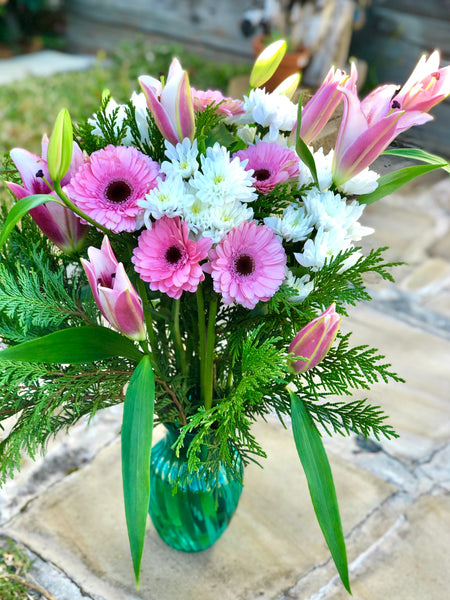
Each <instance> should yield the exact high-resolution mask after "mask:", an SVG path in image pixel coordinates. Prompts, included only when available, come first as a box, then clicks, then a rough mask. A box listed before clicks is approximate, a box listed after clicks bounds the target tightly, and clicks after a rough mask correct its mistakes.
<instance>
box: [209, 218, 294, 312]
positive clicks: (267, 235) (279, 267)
mask: <svg viewBox="0 0 450 600" xmlns="http://www.w3.org/2000/svg"><path fill="white" fill-rule="evenodd" d="M209 258H210V261H211V262H210V264H209V265H208V271H210V272H211V276H212V278H213V281H214V290H215V291H216V292H218V293H220V294H222V298H223V302H224V304H231V303H232V302H234V301H236V302H237V303H238V304H242V306H245V308H250V309H251V308H254V307H255V306H256V305H257V303H258V302H259V301H260V300H261V301H263V302H267V300H269V299H270V298H271V297H272V296H273V295H274V294H275V292H276V291H277V290H278V288H279V287H280V285H281V284H282V283H283V280H284V279H285V277H286V254H285V252H284V249H283V246H282V245H281V242H280V241H279V240H278V238H276V237H275V235H274V233H273V232H272V230H270V229H269V228H268V227H266V226H265V225H257V224H256V223H255V222H254V221H251V222H248V221H245V222H244V223H242V224H241V225H239V226H238V227H235V228H234V229H232V230H231V231H230V232H229V233H227V234H226V236H225V237H224V238H223V239H222V240H221V242H219V244H217V246H216V248H215V249H212V250H211V251H210V253H209Z"/></svg>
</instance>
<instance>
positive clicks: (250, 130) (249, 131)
mask: <svg viewBox="0 0 450 600" xmlns="http://www.w3.org/2000/svg"><path fill="white" fill-rule="evenodd" d="M255 133H256V127H251V126H250V125H244V126H243V127H239V129H238V130H237V131H236V135H237V136H238V138H239V139H241V140H242V141H243V142H245V143H246V144H247V145H249V144H253V142H254V141H255Z"/></svg>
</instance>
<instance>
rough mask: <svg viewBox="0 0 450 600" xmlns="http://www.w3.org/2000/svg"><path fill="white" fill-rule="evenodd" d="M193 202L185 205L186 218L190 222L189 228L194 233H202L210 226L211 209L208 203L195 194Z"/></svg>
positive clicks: (184, 215) (184, 213)
mask: <svg viewBox="0 0 450 600" xmlns="http://www.w3.org/2000/svg"><path fill="white" fill-rule="evenodd" d="M193 198H194V200H193V202H192V204H190V205H186V206H184V207H183V217H184V220H185V221H187V222H188V223H189V229H190V231H192V232H193V233H194V234H197V235H199V234H201V233H202V232H203V231H204V230H205V229H208V228H209V227H210V221H211V210H210V207H209V206H208V204H205V203H204V202H202V201H201V200H200V199H199V198H197V197H196V196H193Z"/></svg>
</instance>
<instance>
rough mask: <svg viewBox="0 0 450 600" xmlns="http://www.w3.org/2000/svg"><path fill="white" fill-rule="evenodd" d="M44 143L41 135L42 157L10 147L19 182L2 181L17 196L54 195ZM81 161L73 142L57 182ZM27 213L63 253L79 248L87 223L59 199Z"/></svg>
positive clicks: (76, 146) (82, 242)
mask: <svg viewBox="0 0 450 600" xmlns="http://www.w3.org/2000/svg"><path fill="white" fill-rule="evenodd" d="M47 146H48V138H47V136H44V137H43V139H42V158H41V157H39V156H37V154H33V153H31V152H28V150H24V149H23V148H13V149H12V150H11V152H10V154H11V158H12V160H13V162H14V164H15V165H16V167H17V170H18V171H19V173H20V176H21V178H22V185H19V184H17V183H12V182H9V181H6V182H5V184H6V185H7V187H8V188H9V190H10V191H11V192H12V193H13V194H14V195H15V196H16V198H18V199H19V200H20V199H22V198H26V197H27V196H32V195H34V194H48V195H49V196H55V199H56V194H55V192H54V191H52V189H51V188H50V187H49V185H48V184H50V185H51V183H52V182H51V180H50V177H49V174H48V167H47V161H46V156H47ZM83 162H84V158H83V153H82V151H81V149H80V148H79V146H78V144H76V143H75V142H74V148H73V156H72V163H71V165H70V168H69V171H68V173H67V174H66V175H65V177H64V178H63V180H62V182H61V183H62V184H67V183H68V182H69V180H70V177H71V174H72V173H73V172H74V171H75V170H76V169H77V168H78V167H79V166H80V164H82V163H83ZM29 214H30V216H31V217H32V219H33V220H34V221H35V223H36V224H37V226H38V227H39V228H40V229H41V231H42V232H43V233H44V234H45V235H46V236H47V237H48V238H49V240H51V241H52V242H53V243H54V244H55V245H56V246H58V248H60V250H62V251H63V252H65V253H66V254H72V253H73V252H79V251H80V250H81V249H82V247H83V244H84V240H85V238H86V235H87V231H88V226H87V225H84V224H83V223H81V221H80V219H79V218H78V217H77V216H76V215H75V214H74V213H73V212H72V211H71V210H70V209H69V208H67V207H65V206H62V205H61V204H60V203H59V202H47V203H46V204H42V205H40V206H37V207H36V208H33V209H32V210H30V211H29Z"/></svg>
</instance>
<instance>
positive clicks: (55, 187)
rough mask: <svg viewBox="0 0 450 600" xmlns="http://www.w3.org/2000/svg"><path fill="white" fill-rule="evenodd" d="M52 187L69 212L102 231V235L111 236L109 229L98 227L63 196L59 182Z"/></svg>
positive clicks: (97, 224) (98, 224) (95, 222)
mask: <svg viewBox="0 0 450 600" xmlns="http://www.w3.org/2000/svg"><path fill="white" fill-rule="evenodd" d="M53 187H54V190H55V192H56V193H57V194H58V196H59V197H60V198H61V200H62V201H63V202H64V204H65V205H66V206H67V208H70V210H71V211H72V212H74V213H75V214H76V215H78V216H79V217H81V218H82V219H84V220H85V221H87V222H88V223H90V224H91V225H93V226H94V227H96V228H97V229H100V231H103V233H106V234H107V235H110V234H111V231H110V230H109V229H106V227H103V225H100V223H97V221H94V219H91V217H89V216H88V215H87V214H85V213H84V212H83V211H82V210H80V209H79V208H78V206H76V204H74V203H73V202H72V200H70V199H69V197H68V196H67V194H65V193H64V192H63V191H62V188H61V184H60V182H59V181H55V182H54V184H53Z"/></svg>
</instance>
